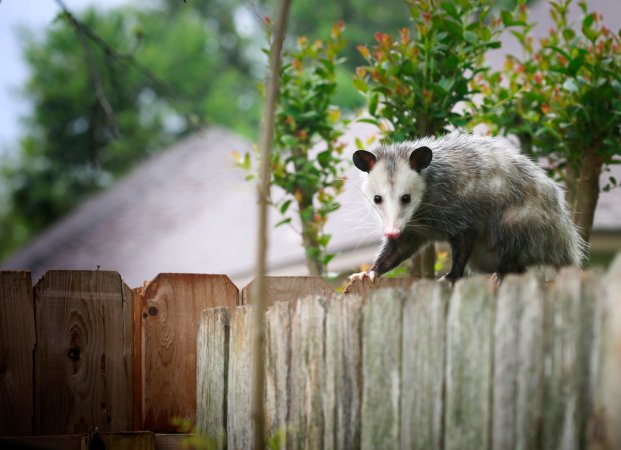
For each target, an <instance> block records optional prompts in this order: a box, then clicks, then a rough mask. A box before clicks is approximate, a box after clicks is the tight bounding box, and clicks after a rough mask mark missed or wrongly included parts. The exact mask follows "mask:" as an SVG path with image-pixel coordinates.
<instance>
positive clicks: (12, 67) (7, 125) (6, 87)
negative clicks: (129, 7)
mask: <svg viewBox="0 0 621 450" xmlns="http://www.w3.org/2000/svg"><path fill="white" fill-rule="evenodd" d="M64 2H65V5H66V6H67V8H69V9H70V10H71V11H75V12H79V11H81V10H83V9H85V8H87V7H88V6H91V5H97V6H98V7H99V8H109V7H115V6H118V5H120V4H124V3H126V0H99V1H96V0H64ZM58 12H59V7H58V5H57V4H56V2H55V1H54V0H0V153H1V152H2V151H3V150H7V149H8V148H10V147H15V146H16V143H17V139H18V138H19V135H20V117H23V116H25V115H26V114H27V112H28V103H27V102H26V101H25V100H24V99H23V98H20V96H19V90H20V88H21V86H23V85H24V83H25V82H26V80H27V78H28V69H27V66H26V64H25V63H24V61H23V58H22V56H21V46H20V41H19V37H18V33H17V29H18V28H19V27H20V26H25V27H27V29H28V30H29V31H30V32H32V33H35V34H38V35H42V33H43V31H44V30H45V29H46V28H47V27H48V26H49V25H50V24H51V23H52V21H53V20H54V18H55V17H56V15H57V14H58Z"/></svg>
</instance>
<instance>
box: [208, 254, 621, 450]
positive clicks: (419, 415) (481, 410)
mask: <svg viewBox="0 0 621 450" xmlns="http://www.w3.org/2000/svg"><path fill="white" fill-rule="evenodd" d="M284 299H285V300H291V301H288V302H287V301H284V302H277V303H274V304H272V306H271V307H270V308H269V310H268V312H267V317H266V321H267V322H266V333H267V342H266V355H267V360H266V370H267V374H266V378H267V382H266V390H265V403H266V408H267V414H266V429H267V430H268V436H269V437H270V439H271V443H272V444H273V446H275V447H277V448H283V449H284V448H287V449H298V448H300V449H301V448H305V449H315V448H327V449H339V448H342V449H349V448H363V449H392V448H400V449H446V450H451V449H460V450H461V449H476V450H479V449H546V450H547V449H585V448H589V449H610V450H612V449H621V257H618V258H617V260H616V262H615V263H614V264H613V266H612V267H611V269H610V270H609V272H608V273H606V274H605V273H603V272H601V271H590V272H581V271H578V270H576V269H565V270H563V271H562V272H561V273H560V274H559V275H558V277H557V278H556V281H555V282H553V283H546V282H544V281H542V280H541V279H540V278H539V277H538V276H537V275H535V274H532V273H531V274H527V275H524V276H520V277H518V276H509V277H507V278H506V279H505V280H504V281H503V283H502V285H501V286H500V287H499V288H498V287H497V286H496V284H494V283H493V282H492V281H491V280H490V279H488V278H481V277H474V278H471V279H466V280H462V281H460V282H458V283H457V285H456V286H455V288H450V287H449V286H447V285H446V284H443V283H437V282H431V281H420V282H417V283H415V284H414V285H413V286H412V287H410V288H408V289H387V290H380V291H375V292H373V293H371V295H370V296H369V299H368V300H365V299H364V298H362V297H358V296H355V295H354V296H345V297H344V296H333V295H319V296H312V297H308V298H305V299H300V300H297V301H296V300H295V297H289V298H287V296H286V295H285V296H284ZM251 308H252V306H240V307H237V308H234V309H233V310H231V309H230V308H229V309H227V308H212V309H208V310H205V311H203V313H202V315H201V319H200V328H199V335H198V349H197V354H198V367H197V370H198V375H197V378H198V379H197V381H198V384H197V402H198V409H197V425H198V428H199V430H200V431H201V432H203V433H205V434H206V435H208V436H210V437H211V438H212V439H214V440H215V443H216V447H217V448H225V447H228V449H249V448H252V439H251V436H252V424H251V414H250V410H249V405H250V389H251V379H250V373H251V372H250V361H251V358H250V351H251V348H252V342H251V339H252V335H253V333H252V323H251V320H250V317H251V316H252V314H251V311H250V309H251Z"/></svg>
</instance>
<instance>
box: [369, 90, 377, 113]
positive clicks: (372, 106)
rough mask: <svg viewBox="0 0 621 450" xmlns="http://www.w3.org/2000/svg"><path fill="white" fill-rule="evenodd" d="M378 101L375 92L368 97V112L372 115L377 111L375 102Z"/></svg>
mask: <svg viewBox="0 0 621 450" xmlns="http://www.w3.org/2000/svg"><path fill="white" fill-rule="evenodd" d="M378 103H379V95H378V94H377V92H374V93H373V94H371V98H369V114H371V115H372V116H374V115H375V113H376V112H377V104H378Z"/></svg>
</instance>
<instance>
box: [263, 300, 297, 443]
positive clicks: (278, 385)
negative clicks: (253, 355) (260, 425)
mask: <svg viewBox="0 0 621 450" xmlns="http://www.w3.org/2000/svg"><path fill="white" fill-rule="evenodd" d="M292 305H293V304H292V303H291V302H287V301H282V302H276V303H274V304H273V305H272V306H271V308H270V309H268V310H267V313H266V315H265V322H266V328H267V329H266V351H265V415H266V422H267V423H266V431H267V434H268V436H270V437H272V438H273V439H274V440H277V442H275V443H274V444H275V445H276V446H277V448H279V449H284V448H286V429H287V421H288V415H287V414H288V406H289V367H290V361H291V350H292V349H291V307H292Z"/></svg>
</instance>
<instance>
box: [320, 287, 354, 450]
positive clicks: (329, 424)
mask: <svg viewBox="0 0 621 450" xmlns="http://www.w3.org/2000/svg"><path fill="white" fill-rule="evenodd" d="M363 305H364V301H363V299H362V298H361V297H358V296H352V295H348V296H342V295H341V296H333V297H332V298H331V299H329V301H328V302H327V311H326V338H325V339H326V344H325V359H326V385H325V388H324V392H323V398H324V414H325V432H324V436H325V437H324V443H323V447H324V448H331V449H350V448H360V424H361V422H360V413H361V405H362V307H363Z"/></svg>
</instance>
